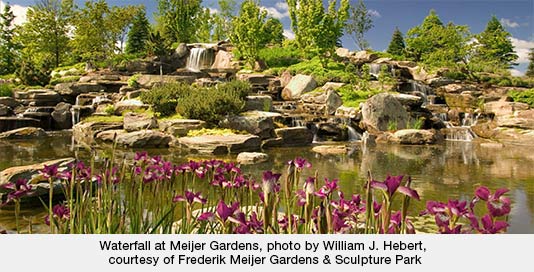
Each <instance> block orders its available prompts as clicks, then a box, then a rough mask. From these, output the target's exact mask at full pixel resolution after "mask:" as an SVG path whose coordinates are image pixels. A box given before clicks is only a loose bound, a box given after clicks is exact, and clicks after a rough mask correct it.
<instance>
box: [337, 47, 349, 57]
mask: <svg viewBox="0 0 534 272" xmlns="http://www.w3.org/2000/svg"><path fill="white" fill-rule="evenodd" d="M336 55H338V56H339V57H340V58H349V57H350V56H351V55H352V53H351V52H350V50H349V49H347V48H343V47H339V48H337V49H336Z"/></svg>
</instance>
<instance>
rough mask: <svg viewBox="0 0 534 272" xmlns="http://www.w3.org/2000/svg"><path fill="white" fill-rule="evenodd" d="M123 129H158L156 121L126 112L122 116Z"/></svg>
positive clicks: (129, 130) (153, 118) (145, 116)
mask: <svg viewBox="0 0 534 272" xmlns="http://www.w3.org/2000/svg"><path fill="white" fill-rule="evenodd" d="M123 127H124V129H125V130H126V131H128V132H132V131H138V130H144V129H155V128H158V119H157V118H156V117H154V116H148V115H146V114H141V113H133V112H128V113H126V114H125V115H124V121H123Z"/></svg>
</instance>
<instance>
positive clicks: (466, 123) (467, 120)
mask: <svg viewBox="0 0 534 272" xmlns="http://www.w3.org/2000/svg"><path fill="white" fill-rule="evenodd" d="M478 117H480V113H475V114H471V113H465V114H464V116H463V118H462V122H461V123H462V127H472V126H474V125H476V124H477V121H478Z"/></svg>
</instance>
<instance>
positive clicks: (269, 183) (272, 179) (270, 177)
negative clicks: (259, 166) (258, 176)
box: [262, 171, 282, 194]
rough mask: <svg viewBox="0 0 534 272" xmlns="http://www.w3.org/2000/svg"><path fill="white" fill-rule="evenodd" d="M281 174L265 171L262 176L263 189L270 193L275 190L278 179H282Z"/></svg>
mask: <svg viewBox="0 0 534 272" xmlns="http://www.w3.org/2000/svg"><path fill="white" fill-rule="evenodd" d="M281 176H282V175H281V174H275V173H273V172H272V171H265V172H263V178H262V190H263V192H264V193H266V194H270V193H272V192H274V191H275V189H276V187H277V184H278V180H279V179H280V177H281Z"/></svg>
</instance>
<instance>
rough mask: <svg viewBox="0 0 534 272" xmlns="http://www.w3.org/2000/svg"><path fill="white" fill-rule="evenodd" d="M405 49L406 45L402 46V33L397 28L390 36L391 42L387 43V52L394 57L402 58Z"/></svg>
mask: <svg viewBox="0 0 534 272" xmlns="http://www.w3.org/2000/svg"><path fill="white" fill-rule="evenodd" d="M405 48H406V45H405V44H404V38H403V36H402V32H401V31H400V30H399V28H398V27H397V28H395V31H393V35H392V36H391V42H390V43H389V46H388V50H387V52H388V53H390V54H392V55H395V56H404V49H405Z"/></svg>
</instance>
